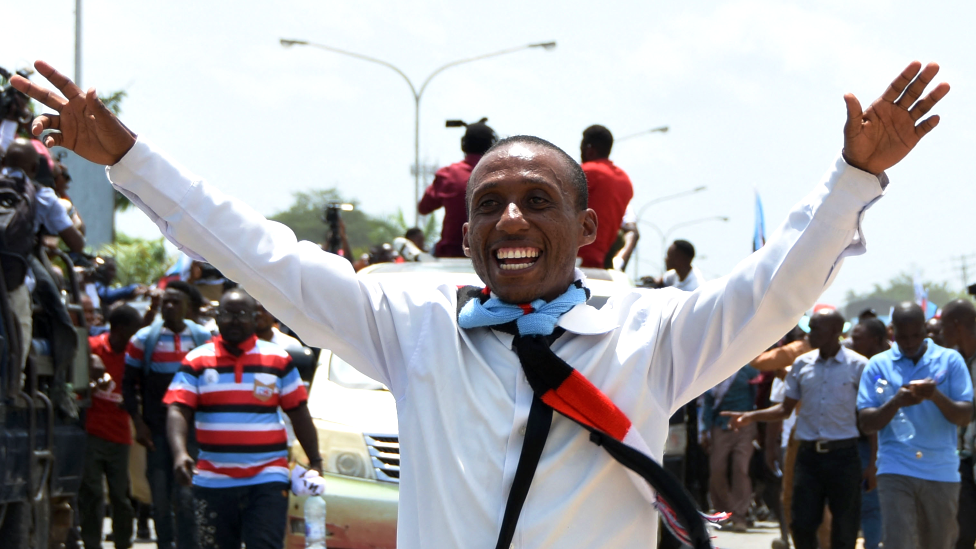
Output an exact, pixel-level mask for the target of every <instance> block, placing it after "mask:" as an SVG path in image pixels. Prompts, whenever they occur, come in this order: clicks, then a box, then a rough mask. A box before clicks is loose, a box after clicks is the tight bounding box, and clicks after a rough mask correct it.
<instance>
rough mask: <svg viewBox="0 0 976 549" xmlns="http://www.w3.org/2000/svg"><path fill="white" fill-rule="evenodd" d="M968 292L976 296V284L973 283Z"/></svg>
mask: <svg viewBox="0 0 976 549" xmlns="http://www.w3.org/2000/svg"><path fill="white" fill-rule="evenodd" d="M966 292H967V293H968V294H969V295H971V296H973V297H976V284H971V285H970V286H969V287H968V288H966Z"/></svg>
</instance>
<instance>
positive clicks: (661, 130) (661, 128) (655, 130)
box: [614, 126, 670, 143]
mask: <svg viewBox="0 0 976 549" xmlns="http://www.w3.org/2000/svg"><path fill="white" fill-rule="evenodd" d="M668 130H670V128H669V127H667V126H659V127H657V128H651V129H649V130H644V131H642V132H637V133H632V134H630V135H625V136H624V137H620V138H617V139H615V140H614V141H616V142H617V143H620V142H621V141H627V140H628V139H633V138H635V137H640V136H642V135H647V134H649V133H668Z"/></svg>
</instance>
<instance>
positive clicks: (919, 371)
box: [857, 339, 973, 482]
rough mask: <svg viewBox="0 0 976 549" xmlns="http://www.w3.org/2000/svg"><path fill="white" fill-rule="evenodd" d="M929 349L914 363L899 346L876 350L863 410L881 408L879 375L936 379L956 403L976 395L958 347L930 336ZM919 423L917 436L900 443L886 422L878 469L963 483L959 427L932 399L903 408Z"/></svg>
mask: <svg viewBox="0 0 976 549" xmlns="http://www.w3.org/2000/svg"><path fill="white" fill-rule="evenodd" d="M925 341H926V343H927V345H928V349H926V350H925V354H924V355H922V358H921V359H919V361H918V364H914V363H913V362H912V359H910V358H908V357H905V356H903V355H902V354H901V351H900V350H899V349H898V346H897V345H892V346H891V349H888V350H887V351H885V352H883V353H880V354H878V355H875V356H874V357H873V358H872V359H871V360H870V361H869V362H868V366H867V368H865V369H864V374H862V375H861V387H860V390H859V391H858V395H857V409H858V410H863V409H864V408H878V407H880V406H881V405H882V404H884V402H885V400H884V399H883V396H882V395H880V394H878V392H877V391H876V390H875V382H876V381H877V380H878V379H879V378H883V379H886V380H887V381H888V383H890V384H891V385H893V386H894V387H901V386H902V385H905V384H907V383H908V382H910V381H914V380H919V379H925V378H931V379H934V380H935V383H936V388H937V389H938V390H939V391H940V392H942V394H944V395H945V396H947V397H949V398H950V399H951V400H954V401H956V402H962V401H965V402H969V401H972V400H973V382H972V381H971V379H970V376H969V370H968V369H967V368H966V363H965V362H964V361H963V359H962V356H961V355H960V354H959V353H958V352H956V351H953V350H952V349H946V348H944V347H940V346H938V345H936V344H935V343H932V340H931V339H927V340H925ZM902 410H903V411H904V412H905V415H906V416H908V419H909V420H910V421H911V422H912V424H913V425H914V426H915V437H914V438H912V439H911V440H909V441H907V442H899V441H898V439H896V438H895V435H894V433H893V432H892V429H891V426H890V425H886V426H885V428H884V429H882V430H881V431H880V432H879V433H878V474H879V475H884V474H893V475H905V476H909V477H915V478H920V479H923V480H934V481H939V482H959V456H958V455H957V454H956V446H957V438H956V426H955V425H953V424H952V423H950V422H949V420H948V419H946V418H945V416H944V415H942V412H941V411H939V408H938V407H936V405H935V403H933V402H932V401H931V400H924V401H922V402H921V403H920V404H916V405H914V406H906V407H904V408H902Z"/></svg>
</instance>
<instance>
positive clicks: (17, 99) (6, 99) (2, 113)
mask: <svg viewBox="0 0 976 549" xmlns="http://www.w3.org/2000/svg"><path fill="white" fill-rule="evenodd" d="M17 74H18V75H20V76H22V77H24V78H27V77H28V76H30V73H29V72H27V71H26V70H23V69H21V70H19V71H17ZM12 76H13V75H12V74H10V71H8V70H7V69H5V68H3V67H0V77H2V78H3V79H4V80H6V81H7V85H6V86H4V88H3V91H2V92H0V120H7V119H8V117H9V115H10V114H11V113H14V114H16V115H17V118H16V120H17V122H20V123H21V124H26V123H27V122H30V119H31V112H30V109H28V108H27V103H28V101H29V99H28V97H27V96H26V95H24V94H23V93H21V92H19V91H17V90H15V89H14V87H13V86H11V85H10V83H9V82H10V78H11V77H12ZM18 111H19V112H18ZM11 120H14V119H13V118H11Z"/></svg>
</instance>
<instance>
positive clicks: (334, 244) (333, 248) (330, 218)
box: [322, 200, 354, 253]
mask: <svg viewBox="0 0 976 549" xmlns="http://www.w3.org/2000/svg"><path fill="white" fill-rule="evenodd" d="M353 209H354V206H353V205H352V204H346V203H344V202H339V201H338V200H334V201H331V202H329V203H327V204H326V205H325V215H324V216H323V217H322V221H325V224H326V225H328V226H329V237H328V240H327V242H326V250H327V251H329V252H332V253H337V252H338V251H339V250H341V249H342V235H341V233H340V232H339V222H340V213H339V212H351V211H352V210H353Z"/></svg>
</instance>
